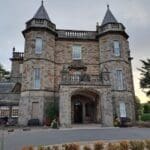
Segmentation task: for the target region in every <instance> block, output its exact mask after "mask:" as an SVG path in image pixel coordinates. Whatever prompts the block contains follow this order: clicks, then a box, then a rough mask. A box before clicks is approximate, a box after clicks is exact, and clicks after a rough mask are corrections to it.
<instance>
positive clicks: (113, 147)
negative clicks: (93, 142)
mask: <svg viewBox="0 0 150 150" xmlns="http://www.w3.org/2000/svg"><path fill="white" fill-rule="evenodd" d="M107 150H119V145H118V144H116V143H113V144H112V143H109V144H108V146H107Z"/></svg>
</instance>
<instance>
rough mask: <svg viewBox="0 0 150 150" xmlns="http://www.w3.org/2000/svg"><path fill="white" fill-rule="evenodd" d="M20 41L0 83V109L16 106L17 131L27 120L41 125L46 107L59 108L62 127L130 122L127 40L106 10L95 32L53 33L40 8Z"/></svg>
mask: <svg viewBox="0 0 150 150" xmlns="http://www.w3.org/2000/svg"><path fill="white" fill-rule="evenodd" d="M23 36H24V38H25V48H24V53H20V52H16V51H15V49H13V57H12V58H11V61H12V71H11V80H10V81H9V83H8V82H7V83H6V82H5V83H2V82H0V103H1V100H2V98H3V99H4V100H3V104H2V103H1V104H0V107H4V106H5V105H6V103H5V101H7V100H8V99H9V101H7V102H8V103H7V106H9V104H12V101H13V102H14V101H15V100H16V101H15V102H16V103H15V104H12V106H13V105H14V106H15V107H17V106H19V107H18V108H19V113H18V123H19V124H20V125H27V123H28V120H30V119H32V118H33V119H34V118H35V119H39V120H40V122H41V123H43V121H44V118H45V108H46V106H47V105H48V104H49V103H57V104H58V105H59V121H60V125H61V126H62V127H71V126H72V124H86V123H88V124H89V123H97V124H101V125H102V126H113V119H114V117H116V116H117V117H128V118H130V119H131V120H132V122H134V120H135V112H134V98H135V94H134V87H133V77H132V67H131V60H132V57H131V56H130V49H129V42H128V37H129V36H128V34H127V33H126V31H125V27H124V25H123V24H122V23H119V22H118V21H117V19H116V18H115V17H114V15H113V14H112V12H111V10H110V8H109V6H108V7H107V11H106V14H105V16H104V19H103V21H102V23H101V25H99V24H97V26H96V30H95V31H86V30H64V29H57V28H56V25H55V24H54V23H53V22H52V21H51V20H50V18H49V16H48V13H47V11H46V9H45V7H44V5H43V2H42V4H41V6H40V8H39V9H38V11H37V12H36V14H35V15H34V16H33V17H32V19H30V20H29V21H27V23H26V28H25V30H24V31H23ZM4 85H6V88H8V89H9V87H11V90H8V93H9V94H10V96H8V94H6V95H7V96H6V95H5V96H4V95H3V92H2V91H1V90H2V86H3V87H4ZM5 93H6V91H5ZM2 95H3V96H2ZM14 95H15V96H14ZM11 99H12V101H11Z"/></svg>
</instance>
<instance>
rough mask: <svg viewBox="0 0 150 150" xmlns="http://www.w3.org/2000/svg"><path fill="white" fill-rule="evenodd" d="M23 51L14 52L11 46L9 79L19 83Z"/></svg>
mask: <svg viewBox="0 0 150 150" xmlns="http://www.w3.org/2000/svg"><path fill="white" fill-rule="evenodd" d="M23 57H24V53H22V52H16V51H15V47H13V52H12V58H10V60H11V81H13V82H19V83H21V78H22V64H23Z"/></svg>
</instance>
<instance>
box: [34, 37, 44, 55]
mask: <svg viewBox="0 0 150 150" xmlns="http://www.w3.org/2000/svg"><path fill="white" fill-rule="evenodd" d="M42 48H43V40H42V39H41V38H36V40H35V53H36V54H41V53H42Z"/></svg>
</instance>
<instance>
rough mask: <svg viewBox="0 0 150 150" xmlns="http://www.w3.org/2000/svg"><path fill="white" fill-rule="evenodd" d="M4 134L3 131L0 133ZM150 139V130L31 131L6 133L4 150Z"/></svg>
mask: <svg viewBox="0 0 150 150" xmlns="http://www.w3.org/2000/svg"><path fill="white" fill-rule="evenodd" d="M0 134H2V131H0ZM0 136H1V135H0ZM120 139H150V129H148V128H99V129H67V130H66V129H60V130H52V129H33V130H31V131H22V130H21V129H20V130H16V131H14V132H12V133H8V132H6V131H5V145H4V147H5V148H4V150H21V148H22V147H23V145H36V146H37V145H48V144H59V143H67V142H80V141H94V140H120Z"/></svg>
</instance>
